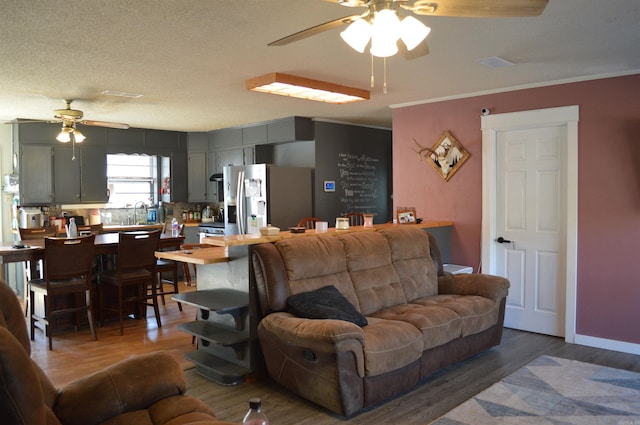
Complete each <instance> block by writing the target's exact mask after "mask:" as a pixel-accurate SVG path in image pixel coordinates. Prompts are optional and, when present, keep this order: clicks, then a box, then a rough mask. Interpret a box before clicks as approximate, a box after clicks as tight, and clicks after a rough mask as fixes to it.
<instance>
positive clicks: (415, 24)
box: [400, 16, 431, 51]
mask: <svg viewBox="0 0 640 425" xmlns="http://www.w3.org/2000/svg"><path fill="white" fill-rule="evenodd" d="M430 32H431V28H429V27H428V26H426V25H425V24H423V23H422V22H420V21H419V20H417V19H416V18H414V17H413V16H407V17H405V18H404V19H403V20H402V21H401V22H400V39H402V42H403V43H404V45H405V46H407V50H409V51H411V50H413V49H414V48H415V47H416V46H417V45H418V44H420V43H422V41H424V39H425V38H427V36H428V35H429V33H430Z"/></svg>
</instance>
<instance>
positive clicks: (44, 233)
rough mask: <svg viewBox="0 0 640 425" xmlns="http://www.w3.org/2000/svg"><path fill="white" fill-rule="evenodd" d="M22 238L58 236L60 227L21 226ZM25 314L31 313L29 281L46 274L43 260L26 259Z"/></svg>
mask: <svg viewBox="0 0 640 425" xmlns="http://www.w3.org/2000/svg"><path fill="white" fill-rule="evenodd" d="M18 231H19V232H20V240H23V241H28V240H34V239H44V238H47V237H52V236H56V235H57V233H58V228H57V227H56V226H49V227H36V228H22V227H21V228H19V229H18ZM24 272H25V279H24V290H23V291H24V315H25V317H26V316H28V315H29V291H28V289H27V282H28V281H29V280H31V279H42V278H44V274H43V273H42V261H41V260H40V261H38V263H36V264H31V262H29V261H26V262H25V263H24Z"/></svg>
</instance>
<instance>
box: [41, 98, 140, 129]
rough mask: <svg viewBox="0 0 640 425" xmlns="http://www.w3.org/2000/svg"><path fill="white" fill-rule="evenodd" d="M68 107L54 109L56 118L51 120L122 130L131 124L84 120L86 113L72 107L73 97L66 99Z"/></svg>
mask: <svg viewBox="0 0 640 425" xmlns="http://www.w3.org/2000/svg"><path fill="white" fill-rule="evenodd" d="M64 102H65V103H66V105H67V107H66V108H65V109H55V110H54V111H53V116H54V118H55V120H52V121H49V122H53V123H55V122H60V123H62V125H63V128H64V127H65V126H68V127H70V126H75V125H76V124H83V125H92V126H96V127H108V128H117V129H120V130H126V129H128V128H129V124H121V123H115V122H106V121H94V120H83V119H82V117H83V116H84V113H83V112H82V111H80V110H78V109H71V102H73V99H65V100H64Z"/></svg>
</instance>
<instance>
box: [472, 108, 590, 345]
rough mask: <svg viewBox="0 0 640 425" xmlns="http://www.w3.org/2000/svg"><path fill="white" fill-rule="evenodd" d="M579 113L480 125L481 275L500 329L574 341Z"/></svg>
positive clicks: (508, 117)
mask: <svg viewBox="0 0 640 425" xmlns="http://www.w3.org/2000/svg"><path fill="white" fill-rule="evenodd" d="M578 112H579V110H578V107H577V106H569V107H560V108H550V109H541V110H536V111H525V112H514V113H507V114H499V115H490V116H483V117H482V141H483V159H482V161H483V183H482V190H483V206H482V211H483V217H482V270H483V272H485V273H490V274H496V275H500V276H505V277H507V278H508V279H509V281H510V282H511V288H510V289H509V296H508V298H507V306H506V313H505V326H507V327H511V328H515V329H521V330H526V331H533V332H539V333H544V334H550V335H557V336H565V340H566V341H567V342H574V340H575V303H576V274H577V271H576V270H577V264H576V262H577V151H578V137H577V129H578Z"/></svg>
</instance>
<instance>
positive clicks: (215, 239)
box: [202, 221, 453, 247]
mask: <svg viewBox="0 0 640 425" xmlns="http://www.w3.org/2000/svg"><path fill="white" fill-rule="evenodd" d="M391 226H414V227H418V228H420V229H428V228H432V227H445V226H453V222H452V221H427V222H422V223H420V224H375V225H374V226H373V227H369V228H365V227H363V226H351V227H350V228H349V229H348V230H336V229H335V228H334V227H330V228H329V230H328V231H326V232H316V231H315V230H309V229H307V231H306V232H304V233H291V232H289V231H287V230H285V231H281V232H280V233H278V234H277V235H274V236H263V235H260V234H257V235H255V234H254V235H231V236H207V237H206V238H203V239H202V243H206V244H210V245H215V246H219V247H229V246H243V245H257V244H260V243H265V242H276V241H279V240H281V239H286V238H298V237H307V236H333V235H342V234H345V233H351V232H363V231H365V232H367V231H368V232H371V231H375V230H379V229H384V228H386V227H391Z"/></svg>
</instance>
